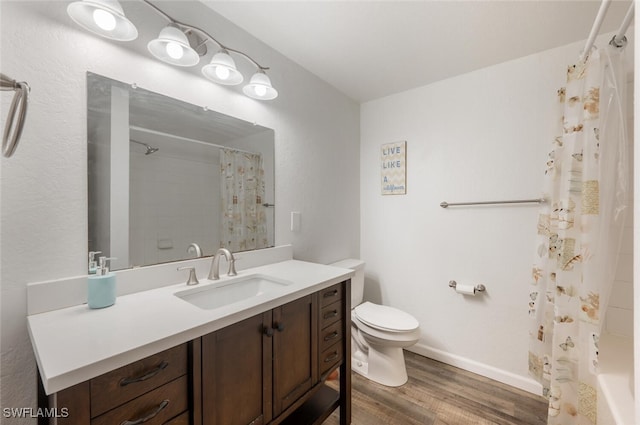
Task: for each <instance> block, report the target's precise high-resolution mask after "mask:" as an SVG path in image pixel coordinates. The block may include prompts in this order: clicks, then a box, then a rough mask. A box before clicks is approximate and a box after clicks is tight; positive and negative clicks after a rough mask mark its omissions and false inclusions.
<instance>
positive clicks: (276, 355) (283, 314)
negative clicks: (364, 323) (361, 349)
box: [273, 294, 318, 418]
mask: <svg viewBox="0 0 640 425" xmlns="http://www.w3.org/2000/svg"><path fill="white" fill-rule="evenodd" d="M273 328H274V335H273V417H274V418H275V417H276V416H278V415H279V414H280V413H282V412H283V411H284V410H285V409H286V408H287V407H289V406H290V405H291V404H293V403H294V402H295V401H296V400H297V399H298V398H300V396H302V395H304V394H305V393H306V392H307V391H309V390H310V389H311V387H313V386H314V385H315V384H316V382H318V345H317V344H318V341H317V340H318V336H317V335H318V302H317V294H312V295H308V296H306V297H304V298H301V299H299V300H296V301H293V302H290V303H288V304H285V305H283V306H281V307H278V308H276V309H274V310H273Z"/></svg>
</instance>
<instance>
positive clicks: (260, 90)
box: [242, 70, 278, 100]
mask: <svg viewBox="0 0 640 425" xmlns="http://www.w3.org/2000/svg"><path fill="white" fill-rule="evenodd" d="M242 91H243V92H244V94H246V95H247V96H249V97H252V98H254V99H258V100H272V99H275V98H276V97H278V91H277V90H276V89H274V88H273V86H272V85H271V80H270V79H269V77H268V76H267V74H265V73H264V71H263V70H259V71H258V72H256V73H255V74H253V76H252V77H251V80H250V81H249V84H247V85H246V86H244V87H243V88H242Z"/></svg>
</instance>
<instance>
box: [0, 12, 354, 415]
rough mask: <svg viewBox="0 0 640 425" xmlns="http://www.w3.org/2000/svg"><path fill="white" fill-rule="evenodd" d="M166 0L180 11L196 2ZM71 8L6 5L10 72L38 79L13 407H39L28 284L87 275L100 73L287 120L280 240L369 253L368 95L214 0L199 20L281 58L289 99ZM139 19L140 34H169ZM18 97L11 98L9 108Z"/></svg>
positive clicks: (336, 254)
mask: <svg viewBox="0 0 640 425" xmlns="http://www.w3.org/2000/svg"><path fill="white" fill-rule="evenodd" d="M134 3H135V4H137V7H142V8H143V10H144V5H142V4H141V3H140V4H138V2H133V3H132V5H133V4H134ZM162 3H163V4H162V6H163V7H164V8H165V9H166V10H167V11H168V12H170V13H171V14H172V15H174V16H175V17H176V18H178V19H180V18H181V16H182V12H181V10H182V11H184V8H186V7H187V6H186V5H185V2H162ZM67 4H68V2H59V1H46V2H7V1H2V2H1V3H0V7H1V9H2V10H1V31H2V32H1V37H0V39H1V53H0V59H1V62H2V72H3V73H6V74H8V75H10V76H12V77H13V78H16V79H19V80H25V81H27V82H28V83H29V84H30V85H31V88H32V91H31V103H30V109H29V114H28V117H27V123H26V126H25V130H24V134H23V138H22V142H21V145H20V147H19V148H18V151H17V152H16V154H15V155H14V157H13V158H11V159H10V160H5V159H3V160H2V191H1V192H2V193H1V196H2V203H1V205H2V211H1V212H2V235H1V246H2V261H1V276H0V277H1V291H0V294H1V298H2V313H1V314H2V317H1V319H2V320H1V326H2V329H1V331H2V335H1V337H2V371H1V373H2V382H1V387H2V391H1V395H2V400H1V402H0V405H1V406H2V407H30V406H34V405H35V397H36V386H35V385H36V384H35V382H36V380H35V362H34V359H33V354H32V351H31V346H30V343H29V338H28V335H27V328H26V290H25V285H26V283H28V282H34V281H42V280H48V279H56V278H62V277H67V276H77V275H81V274H84V273H86V266H87V264H86V261H87V165H86V164H87V145H86V137H87V136H86V120H87V117H86V99H85V97H86V72H87V71H91V72H94V73H98V74H102V75H105V76H107V77H110V78H114V79H117V80H120V81H125V82H128V83H132V82H136V83H137V84H138V85H139V86H141V87H144V88H146V89H149V90H152V91H155V92H158V93H162V94H165V95H168V96H171V97H175V98H178V99H181V100H185V101H187V102H190V103H194V104H197V105H207V106H208V107H209V108H210V109H213V110H217V111H220V112H222V113H225V114H228V115H233V116H236V117H238V118H241V119H244V120H247V121H250V122H256V123H258V124H260V125H263V126H265V127H270V128H273V129H275V149H276V176H275V180H276V196H275V204H276V208H277V210H276V211H277V212H276V237H275V240H276V244H278V245H280V244H286V243H293V245H294V255H295V257H297V258H300V259H306V260H313V261H317V262H325V263H326V262H330V261H334V260H338V259H340V258H344V257H350V256H357V255H358V254H359V228H358V222H359V215H360V212H359V199H358V193H359V180H358V175H359V169H358V160H359V149H358V140H359V128H358V120H359V107H358V105H357V104H355V103H354V102H353V101H351V100H349V99H347V98H346V97H345V96H343V95H342V94H340V93H338V92H337V91H336V90H335V89H333V88H332V87H330V86H329V85H327V84H326V83H324V82H323V81H321V80H319V79H318V78H317V77H315V76H313V75H312V74H310V73H309V72H307V71H305V70H303V69H302V68H300V67H299V66H298V65H296V64H294V63H292V62H291V61H289V60H287V59H285V58H284V57H283V56H281V55H280V54H278V53H277V52H275V51H274V50H272V49H270V48H268V47H267V46H265V45H263V44H262V43H260V42H259V41H257V40H255V39H253V38H252V37H250V36H249V35H248V34H247V33H245V32H244V31H242V30H240V29H239V28H237V27H235V26H233V25H231V24H230V23H229V22H227V21H225V20H224V19H223V18H221V17H219V16H218V15H215V14H214V13H213V12H212V11H211V10H209V9H207V8H206V7H205V6H204V5H202V4H200V3H197V2H194V3H191V4H189V9H191V8H194V9H195V12H194V13H193V15H194V16H195V17H196V18H195V20H191V21H190V22H191V23H193V24H194V25H199V26H202V27H205V28H207V29H208V30H209V31H211V32H212V33H215V34H222V35H223V36H224V37H223V38H224V40H225V41H227V42H228V44H229V45H231V46H232V47H235V48H238V49H242V50H245V51H247V52H249V53H250V54H252V55H255V56H256V57H257V59H258V60H259V61H260V62H264V63H265V64H268V66H270V67H271V68H272V69H271V71H270V73H269V75H270V76H271V78H272V81H273V83H274V85H275V86H276V87H277V88H278V89H279V91H280V97H279V98H278V99H276V100H275V101H272V102H258V101H255V100H252V99H249V98H247V97H245V96H244V95H242V94H241V91H239V90H238V89H237V88H235V89H234V88H232V89H229V88H226V87H223V86H217V85H214V84H211V83H209V82H208V81H207V80H205V79H204V78H203V77H200V76H198V74H197V73H199V70H196V71H193V72H189V71H186V70H183V69H177V68H175V67H171V66H169V65H166V64H163V63H161V62H158V61H156V60H155V59H153V58H151V57H150V56H149V55H148V54H144V53H142V54H140V53H137V52H136V51H133V50H132V49H131V48H130V47H127V44H126V43H119V42H110V41H108V40H104V39H101V38H98V37H94V36H93V35H91V34H90V33H88V32H86V31H84V30H82V29H80V28H79V27H77V26H75V25H74V24H73V23H72V22H71V21H70V19H69V18H68V16H67V15H66V6H67ZM146 15H148V16H155V15H154V14H153V13H152V12H149V11H148V10H146ZM136 24H138V23H137V22H136ZM138 29H139V30H141V31H140V32H141V40H139V42H140V43H142V42H144V43H146V42H148V41H149V40H150V39H151V38H154V37H156V35H157V31H158V30H159V28H154V29H152V30H151V31H145V32H144V33H143V31H142V29H143V28H142V27H141V26H140V25H138ZM147 30H148V29H147ZM153 32H155V34H153ZM9 101H10V99H9V98H8V96H4V95H3V96H2V105H3V114H4V111H6V109H5V107H6V105H7V104H8V102H9ZM311 159H312V160H311ZM269 201H270V202H273V201H274V200H271V199H270V200H269ZM290 211H300V212H302V229H301V232H299V233H296V234H293V233H291V232H290V231H289V212H290ZM9 423H11V424H13V423H35V420H25V421H21V420H10V421H9Z"/></svg>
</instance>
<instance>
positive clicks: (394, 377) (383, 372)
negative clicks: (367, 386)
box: [351, 347, 408, 387]
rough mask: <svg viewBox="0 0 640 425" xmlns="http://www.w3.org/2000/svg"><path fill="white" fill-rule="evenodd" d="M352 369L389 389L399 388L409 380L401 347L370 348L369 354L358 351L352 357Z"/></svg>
mask: <svg viewBox="0 0 640 425" xmlns="http://www.w3.org/2000/svg"><path fill="white" fill-rule="evenodd" d="M351 369H352V370H353V371H354V372H357V373H358V374H360V375H362V376H364V377H365V378H367V379H370V380H372V381H374V382H377V383H379V384H382V385H386V386H388V387H399V386H401V385H404V384H405V383H406V382H407V380H408V377H407V368H406V366H405V364H404V353H403V351H402V348H401V347H375V348H372V347H369V350H368V353H367V354H365V353H363V352H362V351H360V350H357V351H356V352H355V353H353V355H352V356H351Z"/></svg>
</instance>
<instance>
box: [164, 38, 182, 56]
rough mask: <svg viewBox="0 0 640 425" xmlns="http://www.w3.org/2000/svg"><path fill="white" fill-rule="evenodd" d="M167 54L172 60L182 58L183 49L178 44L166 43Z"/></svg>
mask: <svg viewBox="0 0 640 425" xmlns="http://www.w3.org/2000/svg"><path fill="white" fill-rule="evenodd" d="M167 54H168V55H169V57H171V58H173V59H180V58H181V57H182V56H184V49H183V48H182V46H181V45H179V44H178V43H174V42H169V43H167Z"/></svg>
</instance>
